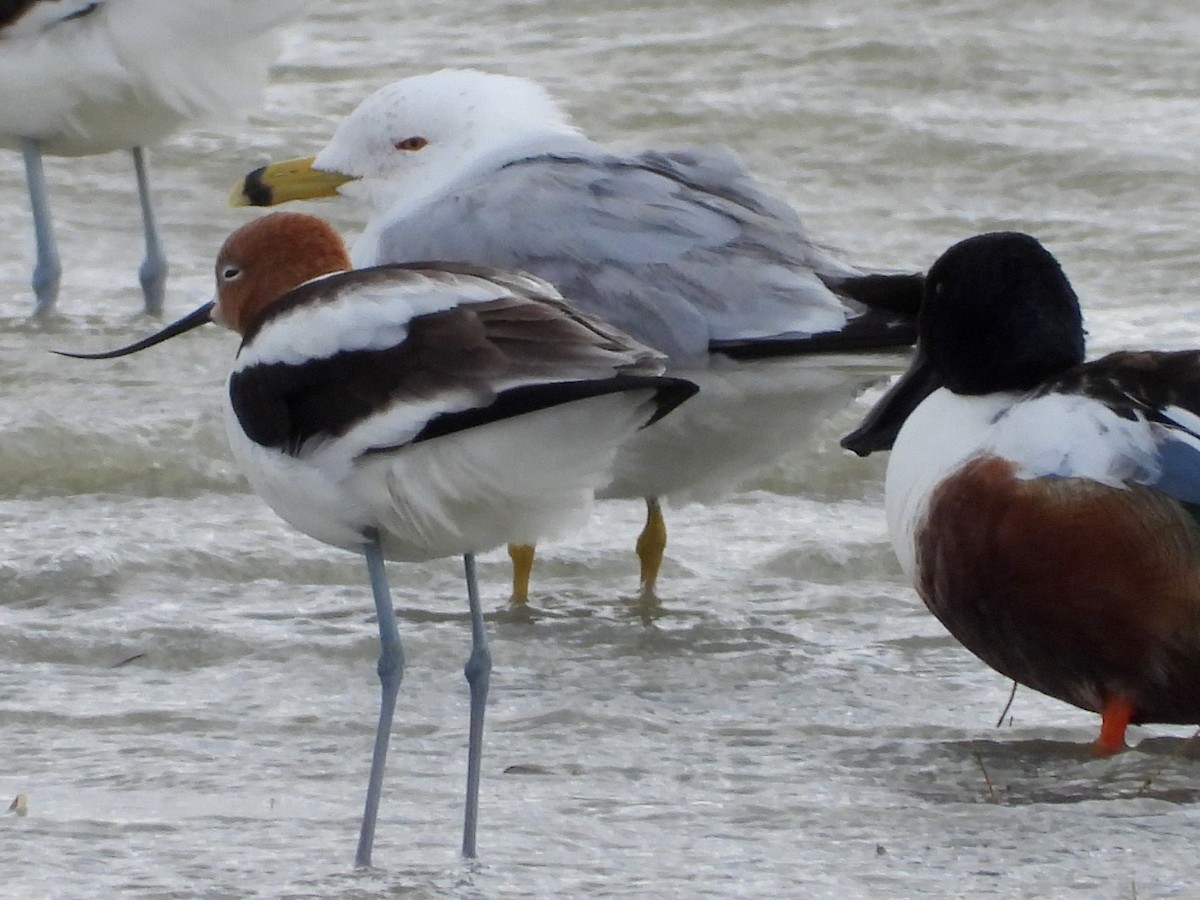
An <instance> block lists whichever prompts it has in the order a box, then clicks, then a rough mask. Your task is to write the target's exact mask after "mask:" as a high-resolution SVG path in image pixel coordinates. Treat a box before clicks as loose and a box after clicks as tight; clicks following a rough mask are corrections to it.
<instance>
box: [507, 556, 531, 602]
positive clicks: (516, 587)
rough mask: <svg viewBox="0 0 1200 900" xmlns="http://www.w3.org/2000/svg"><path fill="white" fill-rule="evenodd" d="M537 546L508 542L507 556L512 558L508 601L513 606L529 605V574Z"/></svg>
mask: <svg viewBox="0 0 1200 900" xmlns="http://www.w3.org/2000/svg"><path fill="white" fill-rule="evenodd" d="M536 551H537V547H536V546H535V545H533V544H509V545H508V557H509V559H511V560H512V567H513V579H512V584H513V591H512V597H511V598H510V599H509V601H508V602H509V603H510V604H512V605H513V606H528V605H529V576H530V575H532V574H533V555H534V553H535V552H536Z"/></svg>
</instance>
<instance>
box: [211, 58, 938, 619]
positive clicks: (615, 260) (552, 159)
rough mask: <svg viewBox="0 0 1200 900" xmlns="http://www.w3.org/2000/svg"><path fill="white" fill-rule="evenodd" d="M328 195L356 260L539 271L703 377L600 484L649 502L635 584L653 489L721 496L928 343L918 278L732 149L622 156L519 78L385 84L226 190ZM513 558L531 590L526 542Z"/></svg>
mask: <svg viewBox="0 0 1200 900" xmlns="http://www.w3.org/2000/svg"><path fill="white" fill-rule="evenodd" d="M336 193H342V194H345V195H347V196H349V197H352V198H354V199H356V200H359V201H361V202H363V203H365V204H366V205H367V206H368V207H369V208H370V210H371V217H370V220H369V221H368V223H367V225H366V229H365V230H364V232H363V234H362V235H361V237H360V238H359V239H358V241H357V242H356V243H355V245H354V248H353V251H352V256H353V258H354V259H355V261H356V263H357V264H360V265H370V264H376V263H381V262H399V261H411V260H420V259H442V260H458V261H464V262H472V263H477V264H487V265H499V266H508V267H514V268H517V269H522V270H526V271H529V272H532V273H534V274H536V275H538V276H540V277H542V278H545V279H546V280H547V281H550V282H551V283H553V284H554V285H555V286H556V287H557V288H558V289H559V290H560V291H562V292H563V293H564V295H566V296H568V297H571V298H572V300H573V301H574V302H576V303H578V304H579V305H580V306H581V307H582V308H583V309H585V310H587V311H588V312H589V313H591V314H593V315H596V316H599V317H600V318H602V319H604V320H606V321H608V322H611V323H612V324H614V325H616V326H617V327H619V328H621V329H623V330H625V331H627V332H629V333H630V334H632V335H634V336H635V337H636V338H638V340H640V341H642V342H644V343H646V344H649V345H651V346H653V347H656V348H657V349H659V350H661V351H663V352H664V353H666V354H667V355H668V357H669V359H670V371H671V372H673V373H678V374H680V375H684V376H685V377H688V378H690V379H692V380H694V381H696V382H697V383H698V384H700V386H701V392H700V395H699V396H698V397H697V399H696V400H694V401H693V402H692V403H689V404H688V405H687V406H686V407H685V408H684V409H682V410H680V412H679V414H678V415H676V416H672V417H671V420H669V421H667V422H665V423H664V425H663V427H661V428H656V429H648V430H647V431H645V432H643V433H641V434H639V435H637V436H636V437H635V438H634V439H633V440H632V441H631V442H630V443H629V444H628V445H627V446H626V447H625V448H623V450H622V453H621V455H620V456H619V457H618V463H617V474H616V476H615V478H614V480H613V483H612V484H610V485H609V486H608V488H606V489H605V490H604V491H603V492H602V496H609V497H630V498H636V497H643V498H646V500H647V513H648V514H647V523H646V527H645V529H644V530H643V533H642V535H641V537H640V538H639V540H638V553H639V556H640V557H641V561H642V567H641V583H642V593H643V596H644V597H649V598H653V596H654V590H655V584H656V580H657V577H658V571H659V566H660V564H661V562H662V556H663V550H664V547H665V542H666V527H665V524H664V522H663V518H662V513H661V509H660V506H659V499H660V498H664V497H665V498H669V499H670V500H672V501H673V502H685V501H688V500H710V499H714V498H716V497H719V496H720V495H721V494H722V493H723V492H725V491H727V490H728V489H730V488H731V487H732V486H734V485H736V484H737V483H738V482H739V481H740V480H743V479H744V478H745V477H746V476H747V475H748V474H749V473H751V472H753V471H755V470H756V469H758V468H761V467H762V466H764V465H766V464H767V463H770V462H771V461H773V460H775V459H777V458H778V457H779V456H780V455H782V454H783V453H785V452H786V451H787V450H789V449H791V448H794V447H796V446H797V445H798V444H799V443H800V441H801V440H802V439H805V438H807V437H808V436H809V435H810V433H811V432H812V430H813V429H814V428H815V427H816V425H818V424H819V423H821V422H823V421H824V420H825V419H827V418H828V416H829V415H830V414H832V413H833V412H835V411H837V410H838V409H839V408H841V407H842V406H844V405H845V404H847V403H848V402H849V401H850V400H851V399H852V398H853V397H854V396H856V395H857V393H858V392H859V391H860V390H861V389H862V388H863V387H865V386H866V385H867V384H869V383H871V382H872V381H874V380H876V379H878V378H879V377H881V375H882V374H885V373H886V372H887V371H889V368H890V367H894V366H897V365H898V364H899V361H898V360H895V359H892V358H887V357H886V354H888V353H889V352H894V351H895V350H896V349H897V348H903V347H905V346H907V345H908V344H911V343H912V341H913V339H914V337H915V325H914V321H915V315H916V310H917V307H918V304H919V300H920V284H921V279H920V276H917V275H896V276H889V275H882V274H872V273H867V272H864V271H862V270H860V269H858V268H856V267H854V266H851V265H849V264H847V263H845V262H842V261H841V260H839V259H838V258H837V257H836V256H835V255H833V254H832V253H830V252H828V251H827V250H825V249H823V248H822V247H820V246H819V245H818V244H816V243H815V242H814V241H812V240H811V239H810V237H809V236H808V234H807V232H806V231H805V229H804V227H803V225H802V224H801V222H800V219H799V217H798V216H797V215H796V213H795V211H794V210H793V209H792V208H791V207H790V206H789V205H788V204H787V203H785V202H783V201H782V200H780V199H779V198H777V197H774V196H772V195H771V194H769V193H768V192H767V191H766V190H765V189H764V187H763V186H762V185H760V184H759V183H758V182H757V181H756V180H755V179H754V178H753V176H751V175H750V174H749V172H747V171H746V169H745V168H744V166H743V165H742V163H741V162H740V161H739V159H738V157H737V156H736V154H734V153H733V151H731V150H729V149H728V148H725V147H721V146H707V147H701V148H697V149H691V150H683V151H677V152H659V151H654V150H650V151H645V152H642V153H634V154H621V153H616V152H614V151H612V150H609V149H607V148H606V147H604V146H601V145H600V144H597V143H595V142H593V141H591V140H589V139H588V138H587V137H585V136H584V135H583V134H582V133H581V132H580V131H579V130H578V129H577V128H576V127H575V126H574V125H573V124H572V123H571V121H570V119H569V117H568V116H567V114H566V113H565V112H564V111H563V110H562V108H561V107H560V106H559V104H558V103H556V102H555V101H554V99H553V98H552V97H551V96H550V95H549V94H548V93H547V92H546V91H545V90H544V89H543V88H542V87H541V86H540V85H538V84H536V83H534V82H532V81H530V80H528V79H524V78H514V77H510V76H504V75H496V74H490V73H485V72H479V71H474V70H443V71H439V72H434V73H431V74H428V75H421V76H416V77H412V78H405V79H403V80H401V81H398V82H395V83H393V84H390V85H388V86H386V87H384V88H381V89H380V90H378V91H376V92H375V93H374V94H372V95H371V96H369V97H368V98H367V99H365V100H364V101H363V102H362V103H360V104H359V106H358V107H357V109H355V110H354V111H353V112H352V113H351V114H350V115H349V117H347V118H346V119H345V120H343V121H342V122H341V123H340V124H339V125H338V127H337V130H336V131H335V133H334V135H333V138H332V140H330V142H329V143H328V145H326V147H325V148H324V149H323V150H322V151H321V152H320V153H319V154H318V155H317V156H316V158H315V159H312V158H309V159H299V160H289V161H286V162H281V163H277V164H274V165H271V166H267V167H264V168H263V169H259V170H257V171H255V172H253V173H251V174H250V175H249V176H247V178H246V179H245V180H244V181H243V182H242V183H241V184H239V185H238V186H237V187H236V188H235V189H234V192H233V196H232V200H233V202H235V203H243V204H244V203H250V204H256V205H271V204H275V203H281V202H285V201H288V200H295V199H303V198H311V197H322V196H333V195H335V194H336ZM881 354H882V355H883V356H882V357H881ZM514 561H515V562H516V563H517V566H516V569H515V571H514V590H513V595H514V599H516V600H518V601H519V600H522V599H524V598H525V597H526V596H527V592H528V573H529V566H530V565H531V564H532V548H516V549H515V550H514Z"/></svg>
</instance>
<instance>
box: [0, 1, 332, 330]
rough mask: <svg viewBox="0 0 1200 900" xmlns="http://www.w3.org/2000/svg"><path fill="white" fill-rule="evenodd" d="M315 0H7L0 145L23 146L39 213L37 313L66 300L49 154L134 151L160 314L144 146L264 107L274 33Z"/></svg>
mask: <svg viewBox="0 0 1200 900" xmlns="http://www.w3.org/2000/svg"><path fill="white" fill-rule="evenodd" d="M310 2H311V0H172V2H170V3H161V2H157V0H16V2H9V3H4V4H0V147H5V148H9V149H20V150H21V152H22V153H23V154H24V157H25V178H26V182H27V183H28V186H29V199H30V205H31V207H32V211H33V224H34V235H35V238H36V242H37V263H36V266H35V268H34V273H33V290H34V294H35V297H36V311H37V312H39V313H42V312H45V311H47V310H49V309H50V308H52V307H53V305H54V303H55V300H56V299H57V296H58V283H59V274H60V272H61V264H60V262H59V255H58V248H57V244H56V241H55V238H54V228H53V224H52V222H51V218H50V207H49V204H48V201H47V191H46V180H45V177H44V175H43V173H42V154H44V153H45V154H49V155H51V156H91V155H94V154H98V153H108V152H110V151H113V150H131V151H132V153H133V163H134V172H135V175H136V178H137V186H138V194H139V198H140V201H141V210H142V223H143V226H144V231H145V240H146V258H145V261H144V262H143V263H142V266H141V269H140V270H139V272H138V275H139V279H140V281H141V284H142V291H143V293H144V295H145V302H146V310H147V311H148V312H152V313H157V312H159V311H160V310H161V309H162V299H163V286H164V283H165V281H166V276H167V260H166V257H165V255H164V254H163V251H162V245H161V242H160V240H159V237H158V230H157V227H156V225H155V221H154V206H153V203H152V201H151V197H150V185H149V176H148V171H147V167H146V157H145V152H144V150H143V148H144V147H146V146H148V145H151V144H154V143H157V142H159V141H161V140H163V139H164V138H166V137H167V136H169V135H170V134H172V133H173V132H175V131H177V130H178V129H179V128H181V127H183V126H184V125H186V124H187V123H189V122H192V121H195V120H197V119H201V118H205V117H208V116H211V115H215V114H217V113H228V112H229V111H231V110H233V109H238V108H244V107H245V106H247V105H249V104H252V103H254V102H255V101H256V99H257V96H258V94H259V93H260V92H261V89H262V87H263V86H264V85H265V83H266V80H267V70H268V68H269V66H270V64H271V62H272V60H273V59H274V57H275V54H274V51H273V48H272V43H273V39H272V37H271V35H270V32H271V30H272V29H273V28H275V27H276V26H278V25H280V24H282V23H284V22H286V21H287V20H289V19H292V18H295V17H296V16H298V15H299V14H300V13H301V12H302V11H303V9H304V7H305V6H307V5H309V3H310Z"/></svg>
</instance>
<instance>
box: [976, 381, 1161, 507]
mask: <svg viewBox="0 0 1200 900" xmlns="http://www.w3.org/2000/svg"><path fill="white" fill-rule="evenodd" d="M988 449H990V451H991V452H994V453H995V454H996V455H997V456H1001V457H1003V458H1004V459H1008V460H1011V461H1013V462H1014V463H1016V465H1017V475H1018V477H1020V478H1090V479H1091V480H1093V481H1098V482H1100V483H1101V484H1106V485H1109V486H1110V487H1117V488H1119V487H1123V486H1125V485H1126V484H1127V483H1128V482H1131V481H1136V482H1141V483H1151V482H1152V481H1153V480H1154V479H1155V478H1156V477H1157V475H1158V471H1159V468H1160V463H1159V461H1158V448H1157V446H1156V441H1155V436H1154V431H1153V429H1152V428H1151V427H1150V423H1149V422H1147V421H1146V420H1145V419H1144V418H1142V417H1141V416H1138V417H1136V418H1134V419H1128V418H1125V417H1124V416H1121V415H1119V414H1118V413H1117V412H1116V411H1115V410H1114V409H1112V408H1111V407H1109V406H1107V405H1106V404H1104V403H1102V402H1100V401H1099V400H1095V399H1093V398H1090V397H1086V396H1083V395H1080V394H1065V393H1064V394H1046V395H1044V396H1041V397H1035V398H1033V399H1030V400H1025V401H1023V402H1020V403H1016V404H1015V405H1013V406H1012V407H1010V408H1009V409H1008V410H1007V411H1006V412H1005V413H1004V415H1003V416H1002V417H1001V418H1000V419H998V420H997V421H996V425H995V428H994V429H993V430H992V433H991V440H990V441H989V442H988Z"/></svg>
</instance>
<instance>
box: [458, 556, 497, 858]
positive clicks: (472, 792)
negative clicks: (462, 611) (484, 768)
mask: <svg viewBox="0 0 1200 900" xmlns="http://www.w3.org/2000/svg"><path fill="white" fill-rule="evenodd" d="M463 568H464V570H465V572H466V576H467V598H468V600H469V602H470V604H471V655H470V656H469V657H468V658H467V664H466V666H465V667H464V668H463V674H464V675H466V676H467V684H468V685H469V686H470V688H471V728H470V734H469V737H468V740H467V811H466V816H465V817H464V819H463V846H462V852H463V856H465V857H466V858H467V859H474V858H475V826H476V824H477V823H478V821H479V772H480V765H481V762H482V759H483V713H484V709H485V707H486V706H487V695H488V682H489V680H490V675H491V671H492V652H491V650H489V649H488V642H487V631H486V630H485V629H484V626H483V608H482V607H481V606H480V604H479V584H478V582H477V581H476V578H475V554H474V553H468V554H466V555H465V556H463Z"/></svg>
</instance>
